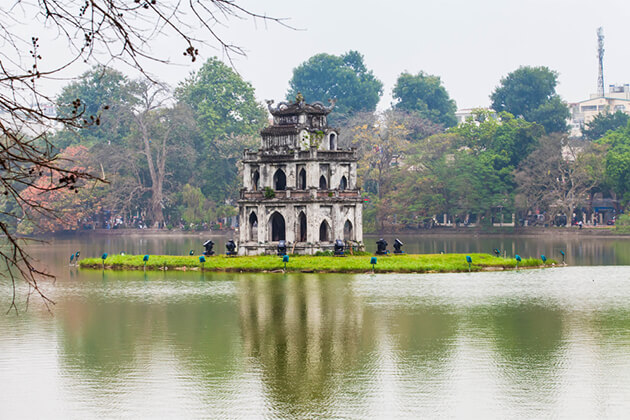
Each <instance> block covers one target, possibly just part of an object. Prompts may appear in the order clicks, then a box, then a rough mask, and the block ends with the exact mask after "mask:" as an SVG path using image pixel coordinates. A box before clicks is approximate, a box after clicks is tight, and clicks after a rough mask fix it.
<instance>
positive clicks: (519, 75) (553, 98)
mask: <svg viewBox="0 0 630 420" xmlns="http://www.w3.org/2000/svg"><path fill="white" fill-rule="evenodd" d="M557 84H558V73H557V72H555V71H552V70H550V69H549V68H547V67H529V66H522V67H519V68H518V69H516V70H515V71H513V72H511V73H510V74H508V75H507V76H506V77H504V78H503V79H501V82H500V85H499V86H498V87H497V88H496V89H495V90H494V92H493V93H492V94H491V95H490V99H491V101H492V109H494V110H495V111H497V112H502V111H507V112H509V113H510V114H512V115H515V116H517V117H523V118H525V119H526V120H527V121H531V122H537V123H540V124H541V125H542V126H543V127H545V131H546V132H547V133H553V132H566V131H567V125H566V120H567V118H568V117H569V109H568V107H567V105H566V104H565V103H564V102H563V101H562V100H561V99H560V98H559V96H558V95H557V94H556V85H557Z"/></svg>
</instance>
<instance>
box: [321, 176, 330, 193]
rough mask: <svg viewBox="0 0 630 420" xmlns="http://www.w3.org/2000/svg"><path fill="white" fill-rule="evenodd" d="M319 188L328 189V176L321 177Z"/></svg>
mask: <svg viewBox="0 0 630 420" xmlns="http://www.w3.org/2000/svg"><path fill="white" fill-rule="evenodd" d="M319 189H321V190H327V189H328V182H326V177H325V176H324V175H322V176H320V177H319Z"/></svg>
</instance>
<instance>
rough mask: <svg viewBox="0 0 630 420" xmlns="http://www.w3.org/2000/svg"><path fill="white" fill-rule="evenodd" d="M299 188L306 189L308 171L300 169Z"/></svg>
mask: <svg viewBox="0 0 630 420" xmlns="http://www.w3.org/2000/svg"><path fill="white" fill-rule="evenodd" d="M298 188H299V189H301V190H305V189H306V170H305V169H304V168H302V169H300V174H299V175H298Z"/></svg>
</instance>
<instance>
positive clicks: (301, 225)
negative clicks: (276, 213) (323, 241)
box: [298, 211, 307, 242]
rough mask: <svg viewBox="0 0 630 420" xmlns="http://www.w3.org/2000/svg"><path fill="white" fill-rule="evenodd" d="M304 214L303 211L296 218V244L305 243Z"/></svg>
mask: <svg viewBox="0 0 630 420" xmlns="http://www.w3.org/2000/svg"><path fill="white" fill-rule="evenodd" d="M306 226H307V225H306V214H304V212H303V211H301V212H300V215H299V216H298V242H306Z"/></svg>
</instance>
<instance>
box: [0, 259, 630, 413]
mask: <svg viewBox="0 0 630 420" xmlns="http://www.w3.org/2000/svg"><path fill="white" fill-rule="evenodd" d="M627 272H628V271H627V269H624V267H606V268H602V267H599V268H583V267H581V268H577V267H573V268H566V269H554V270H526V271H522V272H510V273H498V272H497V273H473V274H468V273H465V274H458V275H415V276H414V275H401V276H397V275H351V276H345V275H314V274H302V275H282V274H256V275H255V274H213V273H205V274H201V273H198V272H194V273H193V272H187V273H181V272H168V273H162V272H159V273H157V272H150V273H143V272H130V273H117V272H105V273H103V272H101V271H98V270H97V271H77V270H75V271H74V272H72V271H69V272H68V273H69V274H67V275H66V276H64V277H60V278H59V279H58V281H57V283H56V284H55V285H54V286H51V287H52V291H51V293H52V297H53V298H54V299H56V300H57V301H58V305H57V306H56V307H55V314H54V316H51V315H49V314H48V313H47V312H45V310H43V309H42V308H41V307H40V305H37V304H33V306H32V308H31V310H30V311H29V312H28V313H27V314H26V315H25V316H20V317H14V316H9V317H2V318H0V336H1V337H2V338H3V339H2V340H0V375H1V376H2V377H3V379H4V380H3V381H0V402H1V403H2V412H3V414H5V415H6V416H7V417H24V415H25V414H26V415H28V416H32V417H37V416H39V417H68V416H70V417H121V416H129V417H173V416H179V417H212V418H224V417H252V416H266V417H283V418H305V417H307V418H313V417H339V418H347V417H361V418H365V417H414V418H423V417H435V416H438V415H440V416H445V417H525V418H532V417H547V416H552V417H555V416H567V417H602V416H604V417H621V416H623V413H627V411H628V409H629V405H628V404H629V403H628V401H627V395H628V393H630V356H628V351H627V349H628V348H630V332H629V331H630V284H629V283H630V282H628V281H627V280H628V275H627ZM7 296H8V294H7V293H4V292H3V293H2V294H0V305H6V304H7V299H8V297H7ZM29 395H37V396H38V398H39V400H40V401H41V407H45V409H43V408H41V407H40V405H38V406H32V407H31V406H30V405H29V404H28V400H26V398H29V397H28V396H29Z"/></svg>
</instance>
